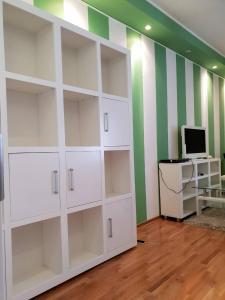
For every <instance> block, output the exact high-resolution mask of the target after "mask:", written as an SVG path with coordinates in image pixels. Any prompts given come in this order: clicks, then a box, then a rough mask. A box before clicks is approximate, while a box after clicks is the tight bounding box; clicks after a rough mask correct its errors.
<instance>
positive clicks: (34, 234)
mask: <svg viewBox="0 0 225 300" xmlns="http://www.w3.org/2000/svg"><path fill="white" fill-rule="evenodd" d="M12 265H13V269H12V276H13V294H14V295H17V294H19V293H22V292H25V291H26V290H29V289H31V288H32V287H36V286H37V285H39V284H42V283H46V281H48V280H51V279H54V277H55V276H57V275H59V274H60V273H61V272H62V249H61V229H60V218H59V217H57V218H52V219H48V220H45V221H41V222H36V223H32V224H29V225H24V226H21V227H17V228H14V229H12Z"/></svg>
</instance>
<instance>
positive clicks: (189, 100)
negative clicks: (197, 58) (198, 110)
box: [185, 59, 195, 126]
mask: <svg viewBox="0 0 225 300" xmlns="http://www.w3.org/2000/svg"><path fill="white" fill-rule="evenodd" d="M185 78H186V118H187V125H190V126H194V124H195V121H194V119H195V107H194V81H193V62H191V61H189V60H187V59H185Z"/></svg>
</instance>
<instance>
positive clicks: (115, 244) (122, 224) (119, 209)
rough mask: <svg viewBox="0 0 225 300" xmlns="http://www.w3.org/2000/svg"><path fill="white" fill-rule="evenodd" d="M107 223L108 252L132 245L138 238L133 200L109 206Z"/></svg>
mask: <svg viewBox="0 0 225 300" xmlns="http://www.w3.org/2000/svg"><path fill="white" fill-rule="evenodd" d="M106 222H107V224H106V226H107V251H108V252H110V251H113V250H115V249H117V248H120V247H123V246H126V245H128V244H130V243H132V242H133V241H134V239H135V236H136V233H135V230H136V228H135V224H134V219H133V211H132V199H131V198H128V199H124V200H118V201H116V202H112V203H110V204H107V206H106Z"/></svg>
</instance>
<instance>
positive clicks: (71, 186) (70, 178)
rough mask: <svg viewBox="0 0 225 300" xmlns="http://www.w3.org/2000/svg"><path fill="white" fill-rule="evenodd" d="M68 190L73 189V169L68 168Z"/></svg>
mask: <svg viewBox="0 0 225 300" xmlns="http://www.w3.org/2000/svg"><path fill="white" fill-rule="evenodd" d="M68 171H69V191H74V185H73V182H74V178H73V171H74V169H72V168H70V169H69V170H68Z"/></svg>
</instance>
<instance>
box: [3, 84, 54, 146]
mask: <svg viewBox="0 0 225 300" xmlns="http://www.w3.org/2000/svg"><path fill="white" fill-rule="evenodd" d="M6 86H7V113H8V135H9V146H14V147H34V146H36V147H38V146H40V147H41V146H57V140H58V138H57V114H56V111H57V110H56V98H55V89H54V88H50V87H48V86H44V85H38V84H33V83H29V82H23V81H19V80H12V79H7V81H6Z"/></svg>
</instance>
